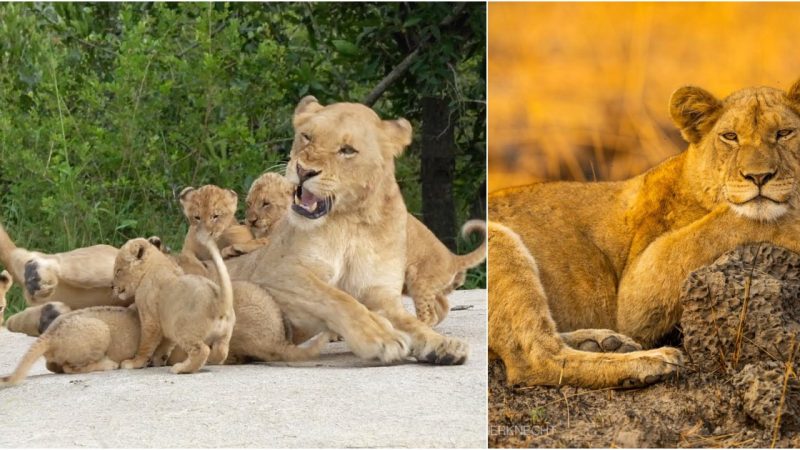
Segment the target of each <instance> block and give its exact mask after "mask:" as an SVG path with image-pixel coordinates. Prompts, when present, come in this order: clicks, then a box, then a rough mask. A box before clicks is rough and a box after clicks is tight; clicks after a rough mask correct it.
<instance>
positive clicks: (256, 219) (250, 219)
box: [247, 217, 258, 226]
mask: <svg viewBox="0 0 800 450" xmlns="http://www.w3.org/2000/svg"><path fill="white" fill-rule="evenodd" d="M247 221H248V222H249V223H250V225H252V226H256V222H258V217H248V218H247Z"/></svg>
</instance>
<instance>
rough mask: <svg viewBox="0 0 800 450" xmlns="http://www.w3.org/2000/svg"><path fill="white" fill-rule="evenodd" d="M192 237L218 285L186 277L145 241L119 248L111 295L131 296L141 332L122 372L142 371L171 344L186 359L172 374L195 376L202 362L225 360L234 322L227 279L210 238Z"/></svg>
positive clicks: (166, 351) (219, 256) (136, 241)
mask: <svg viewBox="0 0 800 450" xmlns="http://www.w3.org/2000/svg"><path fill="white" fill-rule="evenodd" d="M197 238H198V239H199V240H200V242H202V243H204V244H205V246H206V250H207V251H208V252H209V253H210V255H211V259H212V260H213V261H214V265H215V267H216V270H217V273H218V274H219V278H220V286H217V284H215V283H214V282H213V281H211V280H209V279H208V278H204V277H202V276H198V275H185V274H184V273H183V271H182V270H181V268H180V267H179V266H178V265H177V264H175V263H174V262H173V261H172V260H170V258H169V257H167V255H164V254H163V253H162V252H161V251H160V250H159V249H157V248H156V247H154V246H153V245H152V244H150V242H148V241H147V240H145V239H141V238H139V239H132V240H130V241H128V242H127V243H125V245H123V246H122V248H121V249H120V251H119V255H118V256H117V260H116V262H115V264H114V291H115V293H116V294H117V295H118V296H119V297H120V298H122V299H125V298H128V297H130V296H135V299H136V300H135V302H136V306H137V308H138V310H139V319H140V321H141V329H142V333H141V341H140V342H139V348H138V350H137V351H136V356H135V357H134V358H133V359H129V360H126V361H123V362H122V367H123V368H125V369H134V368H136V369H138V368H141V367H144V366H145V365H147V363H148V361H149V360H150V358H151V357H152V356H153V353H154V352H155V351H156V348H157V347H159V344H161V348H160V352H162V353H164V354H169V353H171V350H172V348H174V346H175V345H177V346H179V347H180V348H182V349H183V350H184V351H186V353H187V354H188V357H187V358H186V360H185V361H183V362H181V363H179V364H176V365H174V366H172V369H171V370H172V372H173V373H193V372H197V371H198V370H199V369H200V368H201V367H203V365H205V364H206V362H207V361H208V362H210V363H211V364H221V363H222V362H223V361H225V359H226V358H227V357H228V348H229V344H230V340H231V335H232V334H233V325H234V322H235V319H236V316H235V313H234V310H233V289H232V287H231V281H230V277H229V275H228V270H227V268H226V267H225V263H224V262H223V261H222V256H221V255H220V253H219V250H218V249H217V246H216V244H215V243H214V241H213V240H212V239H211V237H209V236H208V235H207V233H199V234H198V235H197ZM162 340H163V341H164V342H162Z"/></svg>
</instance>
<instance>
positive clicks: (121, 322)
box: [0, 306, 139, 386]
mask: <svg viewBox="0 0 800 450" xmlns="http://www.w3.org/2000/svg"><path fill="white" fill-rule="evenodd" d="M138 343H139V319H138V316H137V313H136V311H135V309H133V308H123V307H119V306H97V307H92V308H84V309H80V310H77V311H72V312H70V313H67V314H64V315H62V316H59V317H58V318H57V319H56V320H55V321H53V323H52V324H51V325H50V327H49V328H48V329H47V330H46V331H45V332H44V333H43V334H42V335H41V336H40V337H39V338H38V339H37V340H36V342H34V343H33V344H32V345H31V348H30V350H28V352H27V353H26V354H25V356H23V358H22V361H20V363H19V365H18V366H17V369H16V370H15V371H14V373H12V374H11V375H10V376H7V377H3V378H0V386H10V385H15V384H18V383H20V382H22V380H24V379H25V376H26V375H27V373H28V371H29V370H30V368H31V366H32V365H33V363H35V362H36V360H37V359H39V358H40V357H42V356H44V357H45V358H46V359H47V368H48V369H49V370H51V371H53V372H57V373H60V372H64V373H85V372H96V371H103V370H113V369H117V368H118V367H119V363H120V361H123V360H126V359H128V358H131V357H133V355H134V354H135V353H136V347H137V345H138Z"/></svg>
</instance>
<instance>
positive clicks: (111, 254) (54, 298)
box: [0, 225, 130, 309]
mask: <svg viewBox="0 0 800 450" xmlns="http://www.w3.org/2000/svg"><path fill="white" fill-rule="evenodd" d="M116 256H117V249H116V248H114V247H112V246H110V245H93V246H91V247H84V248H79V249H76V250H71V251H68V252H64V253H54V254H52V255H48V254H46V253H41V252H32V251H29V250H26V249H24V248H21V247H17V246H16V245H15V244H14V242H13V241H12V240H11V238H10V237H9V236H8V233H6V230H5V229H4V228H3V226H2V225H0V262H2V263H3V266H4V267H5V268H6V269H7V270H8V271H9V272H10V273H11V276H12V277H13V278H14V281H15V282H16V283H18V284H19V285H21V286H22V287H23V289H22V291H23V293H24V295H25V300H26V301H27V302H28V304H29V305H41V304H44V303H47V302H63V303H65V304H66V305H68V306H69V307H70V308H72V309H77V308H86V307H88V306H98V305H108V304H111V303H112V296H111V278H112V270H113V267H114V258H116ZM116 304H118V305H122V306H127V305H128V304H130V302H127V303H119V302H117V303H116Z"/></svg>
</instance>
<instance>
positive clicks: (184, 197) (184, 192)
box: [178, 186, 197, 206]
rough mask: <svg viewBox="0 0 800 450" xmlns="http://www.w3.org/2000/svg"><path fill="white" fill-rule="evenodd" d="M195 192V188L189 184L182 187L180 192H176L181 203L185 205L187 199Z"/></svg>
mask: <svg viewBox="0 0 800 450" xmlns="http://www.w3.org/2000/svg"><path fill="white" fill-rule="evenodd" d="M195 192H197V190H196V189H195V188H193V187H191V186H187V187H185V188H183V190H182V191H181V193H180V194H178V199H180V201H181V205H184V206H185V205H186V203H187V202H189V200H191V198H192V196H193V195H194V193H195Z"/></svg>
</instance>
